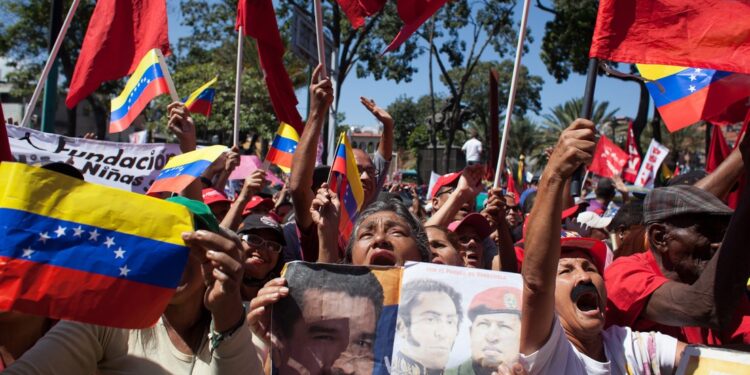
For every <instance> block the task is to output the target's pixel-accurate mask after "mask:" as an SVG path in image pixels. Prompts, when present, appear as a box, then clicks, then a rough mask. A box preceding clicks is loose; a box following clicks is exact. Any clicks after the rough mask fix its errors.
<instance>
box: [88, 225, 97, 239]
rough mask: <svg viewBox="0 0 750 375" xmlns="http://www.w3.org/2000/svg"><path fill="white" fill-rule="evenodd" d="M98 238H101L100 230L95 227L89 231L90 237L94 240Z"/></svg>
mask: <svg viewBox="0 0 750 375" xmlns="http://www.w3.org/2000/svg"><path fill="white" fill-rule="evenodd" d="M97 238H99V232H98V231H97V230H96V228H94V230H92V231H91V232H89V239H90V240H92V241H96V240H97Z"/></svg>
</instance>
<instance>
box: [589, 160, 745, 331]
mask: <svg viewBox="0 0 750 375" xmlns="http://www.w3.org/2000/svg"><path fill="white" fill-rule="evenodd" d="M746 151H748V149H747V148H745V153H746ZM745 157H748V155H746V156H745ZM745 165H746V167H745V169H747V168H748V166H749V165H750V164H749V163H745ZM743 196H744V198H743V199H742V200H741V202H742V203H741V205H740V206H739V207H738V208H737V211H736V212H735V213H734V215H732V210H731V209H730V208H729V207H727V206H726V205H725V204H724V203H722V202H721V201H720V200H719V199H718V198H716V197H715V196H714V195H712V194H711V193H709V192H707V191H705V190H701V189H699V188H697V187H694V186H690V185H681V186H670V187H665V188H658V189H654V190H653V191H651V192H650V193H649V195H648V196H647V197H646V200H645V203H644V221H645V223H646V225H647V230H646V232H647V234H648V245H649V249H648V250H647V251H646V252H645V253H639V254H634V255H631V256H626V257H621V258H617V259H616V260H615V261H614V262H613V263H612V265H610V266H609V267H608V268H607V269H606V271H605V277H604V279H605V281H606V286H607V290H608V292H609V293H608V297H609V298H608V301H607V314H606V317H607V324H608V325H612V324H614V325H624V326H630V327H632V328H633V329H634V330H638V331H649V330H656V331H660V332H662V333H666V334H669V335H672V336H675V337H677V338H678V339H680V340H683V341H687V342H688V343H691V344H707V345H727V344H750V303H749V302H748V299H747V295H746V294H745V288H746V283H747V279H748V276H750V252H748V251H747V249H746V246H747V244H748V243H750V231H748V230H747V228H746V226H747V223H748V220H750V190H747V189H746V190H745V192H743ZM730 218H731V222H730ZM743 226H744V228H743ZM725 232H726V236H725ZM722 240H723V241H722Z"/></svg>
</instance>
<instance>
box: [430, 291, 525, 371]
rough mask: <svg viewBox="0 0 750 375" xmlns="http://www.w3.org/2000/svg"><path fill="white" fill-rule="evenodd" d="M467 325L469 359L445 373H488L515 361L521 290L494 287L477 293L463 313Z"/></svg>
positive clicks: (519, 324)
mask: <svg viewBox="0 0 750 375" xmlns="http://www.w3.org/2000/svg"><path fill="white" fill-rule="evenodd" d="M467 315H468V316H469V321H471V327H470V328H469V335H470V336H471V358H469V359H467V360H466V361H465V362H464V363H462V364H461V365H459V366H458V367H456V368H452V369H448V370H447V371H446V372H445V375H490V374H492V373H493V372H495V371H497V367H498V366H500V365H501V364H505V365H506V366H508V367H510V366H512V365H513V364H514V363H516V361H517V360H518V340H519V339H520V335H521V289H518V288H516V287H497V288H490V289H487V290H485V291H483V292H480V293H479V294H477V295H476V296H474V299H472V300H471V304H470V305H469V311H468V313H467Z"/></svg>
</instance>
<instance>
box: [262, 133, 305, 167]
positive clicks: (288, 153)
mask: <svg viewBox="0 0 750 375" xmlns="http://www.w3.org/2000/svg"><path fill="white" fill-rule="evenodd" d="M297 143H299V135H298V134H297V131H296V130H294V128H293V127H292V126H291V125H289V124H287V123H285V122H282V123H281V125H280V126H279V130H277V131H276V135H274V136H273V142H271V147H270V148H269V149H268V154H267V155H266V161H267V162H270V163H273V164H276V165H277V166H278V167H279V168H281V170H282V171H284V173H289V172H290V171H291V170H292V156H293V155H294V151H296V150H297Z"/></svg>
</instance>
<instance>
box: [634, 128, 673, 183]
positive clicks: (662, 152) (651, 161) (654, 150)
mask: <svg viewBox="0 0 750 375" xmlns="http://www.w3.org/2000/svg"><path fill="white" fill-rule="evenodd" d="M667 154H669V149H668V148H666V147H664V146H662V145H661V144H660V143H659V142H657V141H656V140H654V139H652V140H651V144H650V145H649V146H648V152H647V153H646V157H645V158H643V161H642V163H641V170H640V171H638V177H636V179H635V185H636V186H641V187H646V188H652V187H654V180H655V179H656V174H657V173H659V166H661V163H663V162H664V159H666V158H667Z"/></svg>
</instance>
